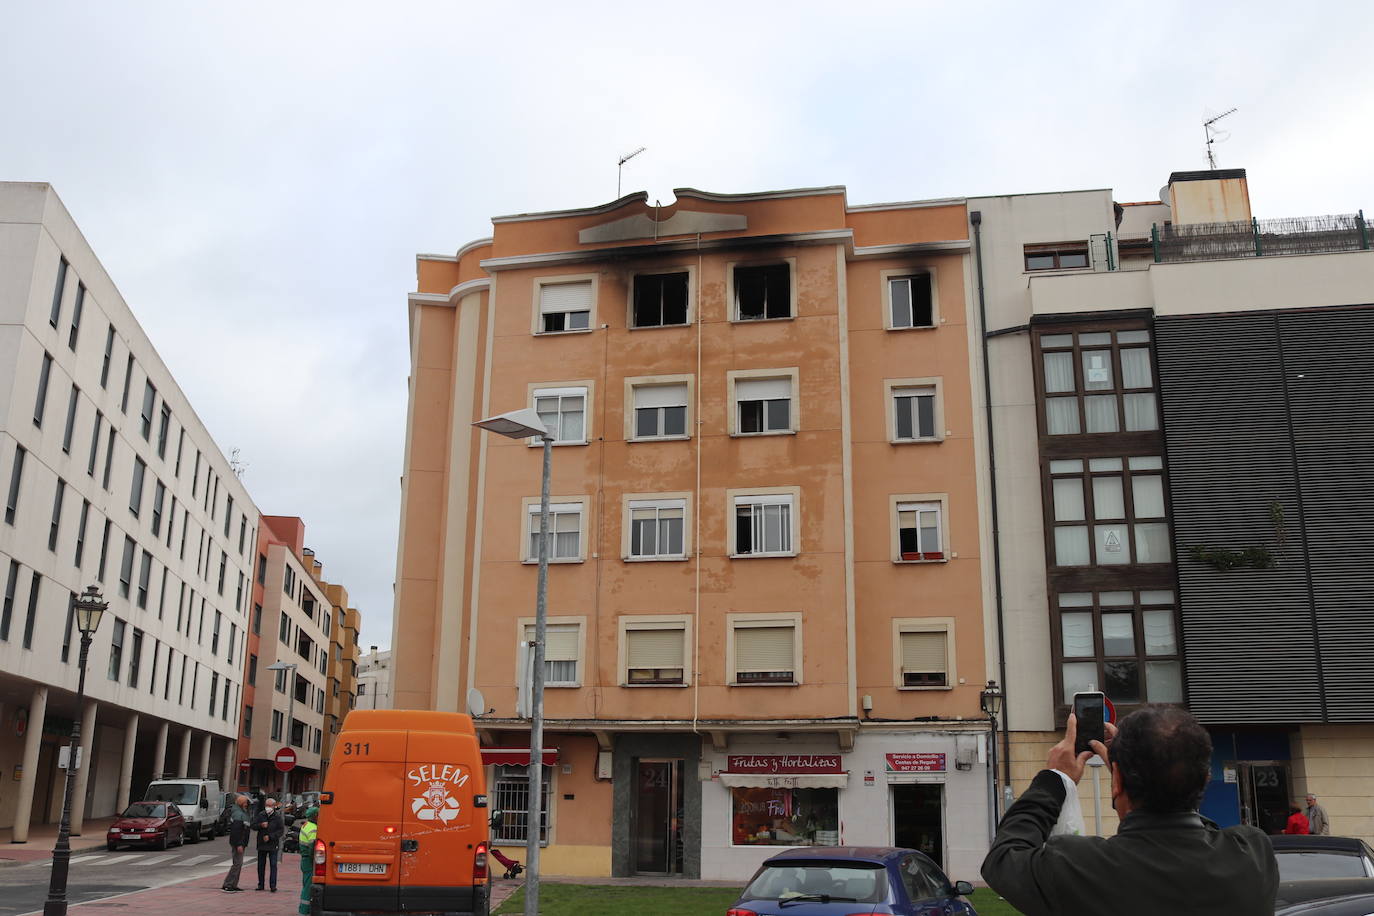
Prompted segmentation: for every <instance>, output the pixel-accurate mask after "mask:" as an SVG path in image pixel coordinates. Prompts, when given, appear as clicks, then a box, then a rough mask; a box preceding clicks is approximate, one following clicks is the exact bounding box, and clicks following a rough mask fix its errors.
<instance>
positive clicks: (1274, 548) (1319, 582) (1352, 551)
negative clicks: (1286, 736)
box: [1155, 306, 1374, 724]
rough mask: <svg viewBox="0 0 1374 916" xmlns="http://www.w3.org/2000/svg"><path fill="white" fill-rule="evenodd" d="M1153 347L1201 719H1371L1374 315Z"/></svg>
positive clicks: (1168, 334)
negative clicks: (1231, 553) (1248, 564)
mask: <svg viewBox="0 0 1374 916" xmlns="http://www.w3.org/2000/svg"><path fill="white" fill-rule="evenodd" d="M1155 339H1156V349H1157V360H1158V365H1159V376H1160V378H1159V386H1160V398H1161V404H1162V409H1163V415H1164V432H1165V438H1166V442H1167V447H1168V463H1169V481H1170V494H1171V498H1172V504H1173V518H1174V540H1175V544H1174V547H1175V555H1176V557H1177V563H1178V576H1179V587H1180V600H1181V605H1180V616H1181V619H1182V627H1183V637H1184V644H1185V645H1184V652H1185V665H1186V672H1187V683H1188V701H1189V705H1190V707H1191V708H1192V710H1193V712H1194V713H1195V714H1196V715H1197V716H1198V717H1199V718H1200V719H1201V720H1202V721H1204V722H1208V723H1217V724H1219V723H1233V724H1242V723H1266V724H1273V723H1300V722H1323V721H1326V722H1370V721H1374V307H1370V306H1350V307H1340V308H1325V309H1320V310H1310V311H1286V312H1253V313H1248V314H1226V315H1199V316H1185V317H1160V318H1158V319H1156V323H1155ZM1199 547H1201V548H1228V549H1244V548H1248V547H1264V548H1267V549H1269V550H1270V551H1271V552H1272V553H1273V555H1274V556H1275V557H1276V559H1277V565H1276V566H1275V567H1274V568H1271V569H1232V570H1229V571H1220V570H1218V569H1216V568H1214V567H1213V566H1212V565H1210V564H1208V563H1205V562H1200V561H1199V560H1198V559H1195V558H1194V557H1193V555H1192V550H1193V549H1194V548H1199Z"/></svg>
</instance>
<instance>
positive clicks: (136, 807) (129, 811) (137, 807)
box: [124, 802, 167, 817]
mask: <svg viewBox="0 0 1374 916" xmlns="http://www.w3.org/2000/svg"><path fill="white" fill-rule="evenodd" d="M124 816H125V817H166V816H167V806H166V805H155V804H153V803H152V802H134V803H133V804H132V805H130V806H129V807H127V808H125V809H124Z"/></svg>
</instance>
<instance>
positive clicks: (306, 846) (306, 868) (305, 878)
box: [296, 807, 320, 916]
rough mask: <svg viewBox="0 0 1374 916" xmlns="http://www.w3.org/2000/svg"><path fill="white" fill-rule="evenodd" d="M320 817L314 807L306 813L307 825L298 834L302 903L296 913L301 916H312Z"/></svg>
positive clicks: (316, 808) (318, 810)
mask: <svg viewBox="0 0 1374 916" xmlns="http://www.w3.org/2000/svg"><path fill="white" fill-rule="evenodd" d="M319 816H320V809H319V808H318V807H313V808H311V809H309V810H308V811H306V812H305V823H304V824H301V832H300V833H299V834H298V837H299V839H298V840H297V842H298V843H299V844H300V849H301V903H300V906H299V907H297V909H296V912H297V913H299V914H300V916H310V885H311V884H312V883H314V882H313V880H312V879H313V878H314V876H315V836H316V834H317V833H318V832H319V827H318V826H317V825H316V823H315V820H316V818H318V817H319Z"/></svg>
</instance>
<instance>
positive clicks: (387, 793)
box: [319, 729, 406, 912]
mask: <svg viewBox="0 0 1374 916" xmlns="http://www.w3.org/2000/svg"><path fill="white" fill-rule="evenodd" d="M405 761H406V733H405V732H403V731H365V730H349V729H344V731H343V732H342V733H341V734H340V735H339V740H338V741H337V742H336V743H335V745H334V756H333V761H332V762H331V763H330V772H329V788H330V790H331V791H332V792H333V793H334V803H333V804H332V805H326V806H325V807H324V808H321V809H320V821H319V838H320V839H321V840H323V841H324V843H325V847H326V851H327V858H326V861H325V876H324V878H322V879H320V884H322V885H324V887H323V891H322V897H323V900H322V903H323V909H325V910H342V911H345V912H349V911H358V910H380V911H382V912H395V911H396V910H397V909H399V900H398V898H397V894H396V888H397V885H398V882H399V881H400V848H401V834H402V823H401V819H400V818H401V807H402V804H403V803H404V797H403V796H404V795H405V782H404V775H405Z"/></svg>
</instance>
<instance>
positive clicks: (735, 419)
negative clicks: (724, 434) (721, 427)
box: [725, 366, 801, 438]
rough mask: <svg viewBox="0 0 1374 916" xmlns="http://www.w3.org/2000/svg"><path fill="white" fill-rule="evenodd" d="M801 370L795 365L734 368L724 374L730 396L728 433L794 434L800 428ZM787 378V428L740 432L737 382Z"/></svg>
mask: <svg viewBox="0 0 1374 916" xmlns="http://www.w3.org/2000/svg"><path fill="white" fill-rule="evenodd" d="M800 377H801V371H800V369H798V368H797V367H796V366H790V367H787V368H780V369H736V370H733V371H730V372H727V373H726V374H725V385H726V389H727V394H728V396H729V398H730V418H729V422H730V435H731V436H740V437H750V438H752V437H754V436H795V435H796V434H797V430H799V429H801V398H800V397H799V396H798V395H799V393H800V387H801V386H800V384H799V379H800ZM770 379H787V380H788V381H790V382H791V385H792V400H791V402H790V403H789V404H788V407H787V421H788V428H787V429H769V430H763V431H761V432H756V433H744V432H740V428H739V427H740V422H739V398H738V396H737V394H736V392H735V388H736V386H737V385H738V383H739V382H744V381H766V380H770Z"/></svg>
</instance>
